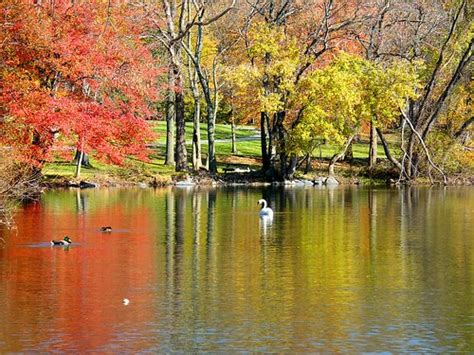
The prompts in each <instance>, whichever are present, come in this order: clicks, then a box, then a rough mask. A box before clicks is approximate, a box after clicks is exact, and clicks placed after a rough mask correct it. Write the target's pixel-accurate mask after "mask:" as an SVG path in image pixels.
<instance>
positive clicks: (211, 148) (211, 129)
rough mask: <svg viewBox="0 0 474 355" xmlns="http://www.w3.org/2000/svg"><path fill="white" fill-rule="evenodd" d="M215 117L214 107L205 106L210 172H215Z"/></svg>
mask: <svg viewBox="0 0 474 355" xmlns="http://www.w3.org/2000/svg"><path fill="white" fill-rule="evenodd" d="M215 125H216V117H215V116H214V108H213V107H209V104H208V108H207V139H208V145H207V147H208V150H207V160H208V162H209V171H210V172H211V173H216V172H217V160H216V147H215V131H216V128H215Z"/></svg>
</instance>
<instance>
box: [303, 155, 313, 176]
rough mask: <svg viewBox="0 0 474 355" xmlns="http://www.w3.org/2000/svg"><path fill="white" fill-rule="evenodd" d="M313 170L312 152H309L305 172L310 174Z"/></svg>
mask: <svg viewBox="0 0 474 355" xmlns="http://www.w3.org/2000/svg"><path fill="white" fill-rule="evenodd" d="M311 170H312V168H311V154H308V155H307V157H306V166H305V168H304V173H305V174H308V173H309V172H310V171H311Z"/></svg>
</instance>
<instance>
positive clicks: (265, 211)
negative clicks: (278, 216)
mask: <svg viewBox="0 0 474 355" xmlns="http://www.w3.org/2000/svg"><path fill="white" fill-rule="evenodd" d="M257 205H261V206H262V208H261V209H260V213H259V215H260V217H268V218H273V210H272V209H271V208H270V207H267V201H265V200H264V199H263V198H262V199H260V200H258V202H257Z"/></svg>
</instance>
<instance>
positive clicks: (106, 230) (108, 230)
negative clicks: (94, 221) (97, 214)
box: [100, 226, 112, 232]
mask: <svg viewBox="0 0 474 355" xmlns="http://www.w3.org/2000/svg"><path fill="white" fill-rule="evenodd" d="M100 230H101V231H102V232H112V227H111V226H106V227H100Z"/></svg>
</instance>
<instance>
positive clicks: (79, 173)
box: [76, 150, 84, 178]
mask: <svg viewBox="0 0 474 355" xmlns="http://www.w3.org/2000/svg"><path fill="white" fill-rule="evenodd" d="M83 156H84V152H83V151H82V150H81V151H79V158H78V159H77V163H76V178H78V177H79V176H81V166H82V158H83Z"/></svg>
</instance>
